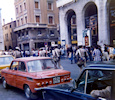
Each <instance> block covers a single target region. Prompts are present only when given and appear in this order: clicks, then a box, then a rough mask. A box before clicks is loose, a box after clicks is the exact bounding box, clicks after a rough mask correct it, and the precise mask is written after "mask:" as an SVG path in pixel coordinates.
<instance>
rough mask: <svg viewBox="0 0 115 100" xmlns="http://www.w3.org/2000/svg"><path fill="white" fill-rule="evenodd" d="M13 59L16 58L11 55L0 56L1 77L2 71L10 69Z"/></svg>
mask: <svg viewBox="0 0 115 100" xmlns="http://www.w3.org/2000/svg"><path fill="white" fill-rule="evenodd" d="M13 59H14V57H13V56H11V55H0V77H1V70H2V69H4V68H7V67H10V64H11V62H12V60H13Z"/></svg>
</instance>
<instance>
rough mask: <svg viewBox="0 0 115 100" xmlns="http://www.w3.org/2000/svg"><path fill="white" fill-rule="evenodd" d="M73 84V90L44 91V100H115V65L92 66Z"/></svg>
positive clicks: (51, 89) (106, 63)
mask: <svg viewBox="0 0 115 100" xmlns="http://www.w3.org/2000/svg"><path fill="white" fill-rule="evenodd" d="M73 83H74V84H73V87H72V88H71V89H66V90H64V89H56V88H46V89H44V90H43V92H44V93H45V94H44V100H115V63H108V62H103V63H96V64H90V65H88V66H87V67H86V68H85V69H84V70H83V72H82V73H81V74H80V76H79V78H78V79H77V80H74V81H73ZM107 87H109V89H108V90H107ZM94 92H95V93H94Z"/></svg>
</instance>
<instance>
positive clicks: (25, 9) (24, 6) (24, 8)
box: [24, 2, 26, 10]
mask: <svg viewBox="0 0 115 100" xmlns="http://www.w3.org/2000/svg"><path fill="white" fill-rule="evenodd" d="M24 10H26V3H25V2H24Z"/></svg>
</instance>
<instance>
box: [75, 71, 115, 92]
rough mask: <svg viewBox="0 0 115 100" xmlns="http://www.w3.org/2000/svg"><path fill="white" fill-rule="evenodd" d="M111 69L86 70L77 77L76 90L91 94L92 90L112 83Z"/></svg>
mask: <svg viewBox="0 0 115 100" xmlns="http://www.w3.org/2000/svg"><path fill="white" fill-rule="evenodd" d="M112 76H113V71H109V70H86V71H85V72H84V73H83V74H82V75H81V77H80V78H79V79H78V83H77V89H76V90H77V91H80V92H82V93H87V94H91V92H92V91H94V90H103V89H106V88H108V86H109V87H110V86H111V85H112Z"/></svg>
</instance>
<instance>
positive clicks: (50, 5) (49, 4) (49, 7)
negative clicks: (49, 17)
mask: <svg viewBox="0 0 115 100" xmlns="http://www.w3.org/2000/svg"><path fill="white" fill-rule="evenodd" d="M47 5H48V10H53V3H52V2H48V3H47Z"/></svg>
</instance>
